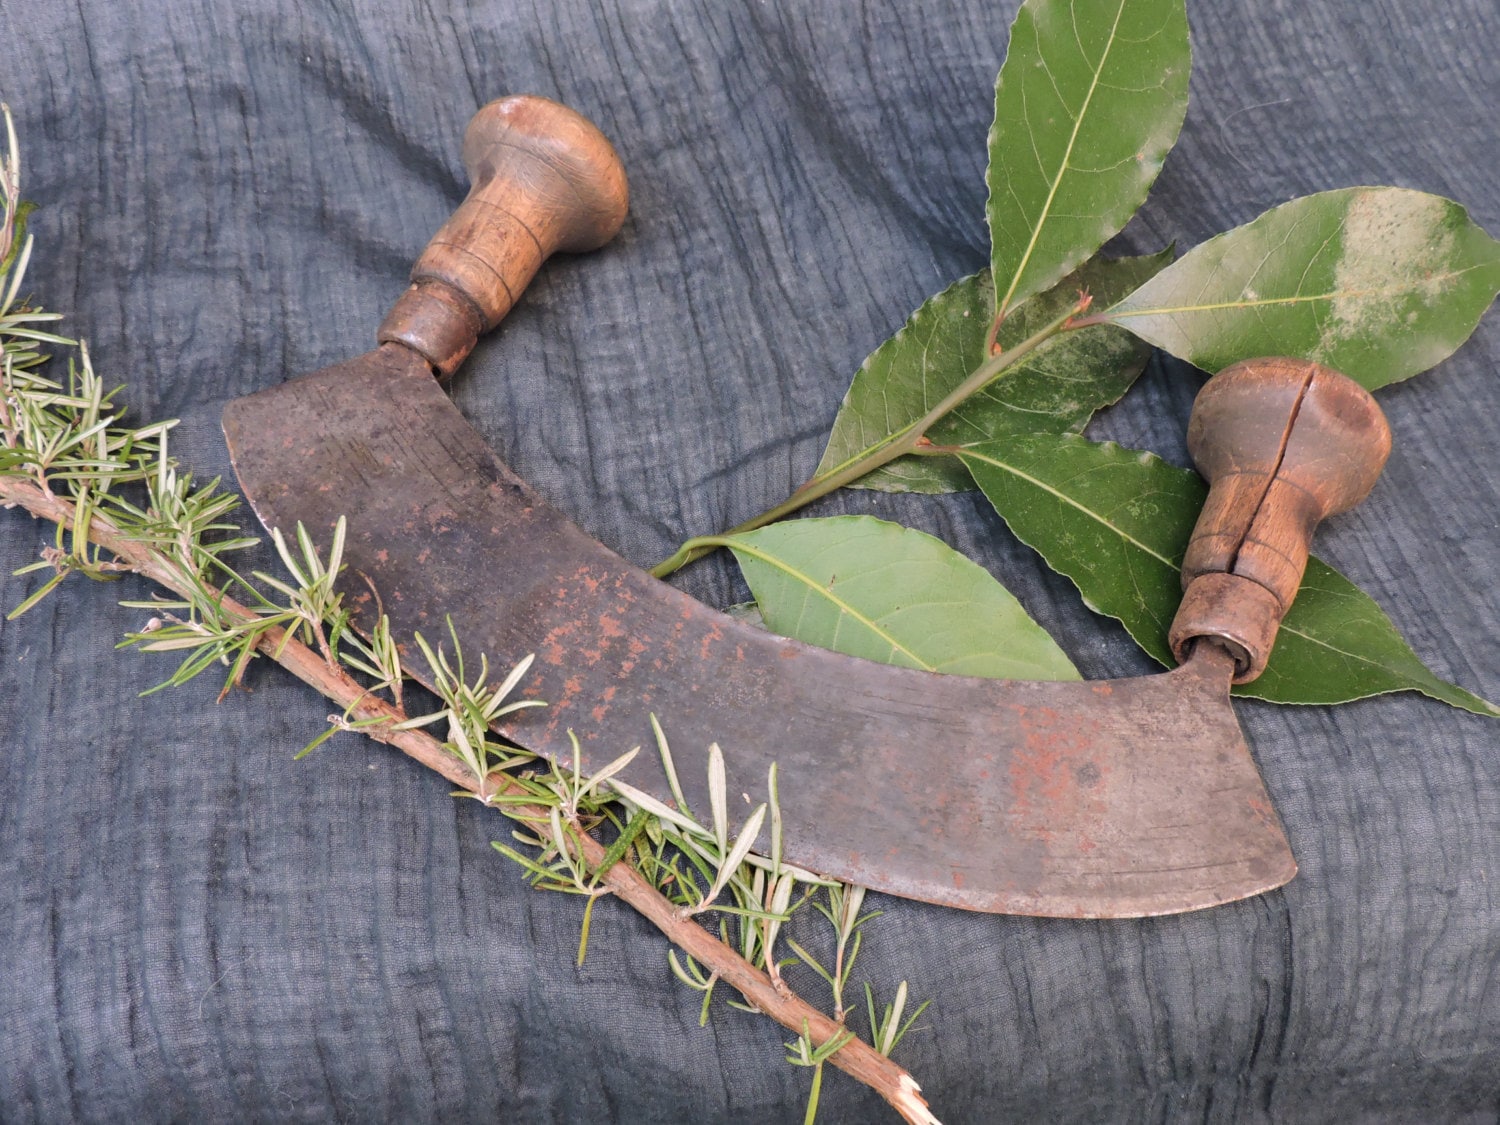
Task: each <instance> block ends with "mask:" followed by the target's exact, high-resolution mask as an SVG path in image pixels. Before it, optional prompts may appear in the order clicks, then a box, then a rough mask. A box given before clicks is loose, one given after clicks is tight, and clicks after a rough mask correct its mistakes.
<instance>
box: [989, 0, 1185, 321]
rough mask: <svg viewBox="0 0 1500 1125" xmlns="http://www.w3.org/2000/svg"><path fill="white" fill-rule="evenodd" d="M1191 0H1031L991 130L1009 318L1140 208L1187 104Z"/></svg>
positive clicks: (1002, 297) (993, 206) (1000, 303)
mask: <svg viewBox="0 0 1500 1125" xmlns="http://www.w3.org/2000/svg"><path fill="white" fill-rule="evenodd" d="M1191 67H1192V52H1191V48H1190V47H1189V44H1188V23H1187V11H1186V5H1185V3H1184V0H1026V2H1025V3H1024V4H1022V5H1021V9H1020V11H1019V12H1018V13H1017V15H1016V20H1015V23H1014V24H1013V25H1012V26H1011V29H1010V47H1009V48H1008V50H1007V52H1006V56H1005V63H1004V65H1003V66H1002V67H1001V68H1000V77H999V79H998V81H997V82H996V84H995V122H994V125H993V126H992V127H991V129H990V135H989V152H990V165H989V174H988V182H989V189H990V195H989V205H988V217H989V225H990V268H991V270H992V272H993V274H994V278H995V289H996V293H997V300H996V304H995V309H996V311H997V313H998V314H999V315H1000V317H1001V318H1002V319H1004V317H1006V316H1008V315H1009V314H1010V312H1011V310H1013V309H1015V308H1016V307H1017V306H1018V305H1020V303H1021V302H1022V301H1024V300H1025V299H1026V298H1027V297H1029V296H1031V295H1032V294H1034V293H1040V292H1042V291H1044V290H1046V289H1049V288H1051V287H1052V286H1053V285H1055V284H1056V283H1057V281H1058V280H1059V279H1060V278H1062V277H1063V276H1064V275H1065V274H1067V273H1069V272H1070V271H1071V270H1073V269H1074V268H1075V267H1077V266H1078V265H1079V264H1080V263H1081V262H1084V261H1085V260H1087V259H1088V258H1090V257H1092V256H1093V254H1094V252H1095V251H1096V250H1098V249H1099V247H1101V246H1103V245H1104V243H1105V242H1106V241H1108V240H1109V239H1110V238H1111V237H1112V236H1113V235H1115V234H1116V233H1118V232H1119V230H1120V229H1121V228H1122V227H1123V226H1124V225H1125V223H1126V222H1127V221H1128V220H1129V218H1130V216H1131V215H1133V214H1135V211H1136V208H1138V207H1139V206H1140V205H1141V203H1142V201H1143V200H1145V198H1146V193H1147V191H1149V190H1150V187H1151V183H1152V181H1154V180H1155V179H1156V174H1157V172H1159V171H1160V170H1161V165H1162V161H1163V160H1164V159H1165V158H1166V155H1167V152H1168V150H1169V149H1171V147H1172V145H1173V143H1175V141H1176V140H1177V133H1178V131H1179V130H1180V129H1181V128H1182V118H1183V115H1184V114H1185V113H1186V112H1187V101H1188V73H1189V71H1190V70H1191Z"/></svg>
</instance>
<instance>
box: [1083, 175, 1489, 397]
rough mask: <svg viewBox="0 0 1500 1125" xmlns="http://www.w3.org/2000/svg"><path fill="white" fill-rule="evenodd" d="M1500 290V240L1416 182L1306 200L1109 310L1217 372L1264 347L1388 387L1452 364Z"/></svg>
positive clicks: (1221, 240) (1214, 241)
mask: <svg viewBox="0 0 1500 1125" xmlns="http://www.w3.org/2000/svg"><path fill="white" fill-rule="evenodd" d="M1497 291H1500V243H1497V242H1496V241H1495V240H1494V239H1493V238H1491V237H1490V236H1489V235H1488V234H1486V233H1485V232H1484V231H1483V230H1482V229H1480V228H1479V227H1478V226H1477V225H1475V224H1474V222H1473V221H1472V220H1471V219H1470V218H1469V215H1468V212H1467V211H1465V210H1464V209H1463V208H1462V207H1460V206H1459V205H1458V204H1457V203H1454V202H1452V201H1451V200H1448V199H1444V198H1442V197H1441V196H1437V195H1429V194H1427V193H1426V192H1420V191H1409V190H1407V189H1405V188H1390V187H1360V188H1343V189H1340V190H1338V191H1326V192H1321V193H1319V194H1317V195H1309V196H1304V197H1302V198H1300V199H1294V200H1292V201H1291V202H1289V203H1283V204H1282V205H1281V206H1279V207H1276V208H1273V209H1272V210H1270V211H1267V212H1266V213H1265V214H1263V215H1261V216H1260V217H1259V218H1257V219H1255V220H1254V221H1252V222H1250V223H1247V224H1246V225H1245V226H1242V227H1236V228H1235V229H1234V230H1231V231H1226V232H1225V233H1224V234H1221V235H1218V236H1217V237H1215V238H1211V239H1209V240H1208V241H1207V242H1204V243H1202V244H1201V245H1199V246H1195V247H1194V248H1193V249H1192V250H1190V251H1189V252H1188V253H1186V254H1184V255H1183V256H1182V258H1181V259H1179V260H1178V261H1177V262H1175V263H1174V264H1173V265H1171V266H1169V267H1167V268H1166V269H1164V270H1162V271H1161V272H1160V273H1158V274H1157V275H1156V276H1155V277H1153V278H1152V279H1151V280H1150V281H1148V282H1146V283H1145V284H1144V285H1143V286H1141V288H1140V289H1138V290H1136V291H1135V292H1134V293H1132V294H1130V295H1129V296H1128V297H1126V298H1125V299H1124V300H1122V301H1120V302H1119V303H1118V304H1116V305H1114V306H1113V307H1112V308H1110V309H1108V310H1107V311H1106V312H1105V313H1104V314H1103V315H1104V318H1105V319H1107V320H1108V321H1109V322H1111V323H1113V324H1119V325H1121V326H1123V327H1125V328H1128V329H1130V331H1132V332H1134V333H1136V334H1137V335H1139V336H1140V337H1142V338H1143V339H1145V340H1148V341H1150V342H1151V343H1153V344H1155V345H1156V346H1157V347H1159V348H1162V349H1164V350H1165V351H1168V352H1171V353H1172V354H1173V355H1175V356H1178V357H1179V358H1181V359H1185V360H1187V361H1188V362H1189V363H1192V364H1193V365H1195V366H1197V367H1201V368H1203V369H1204V370H1206V371H1218V370H1220V369H1222V368H1224V367H1227V366H1228V365H1229V364H1231V363H1235V362H1238V361H1239V360H1242V359H1250V358H1252V357H1255V356H1264V355H1289V356H1297V357H1299V358H1304V359H1312V360H1317V361H1318V362H1320V363H1326V364H1328V365H1329V366H1330V367H1334V368H1337V369H1338V370H1340V371H1342V372H1344V373H1345V374H1346V375H1348V376H1349V377H1350V378H1353V379H1355V380H1357V381H1358V382H1360V383H1361V384H1363V385H1364V386H1365V387H1366V388H1367V389H1369V390H1374V389H1375V388H1376V387H1381V386H1384V385H1386V384H1387V383H1393V382H1396V381H1397V380H1400V379H1406V378H1409V377H1410V376H1412V375H1415V374H1417V373H1418V372H1421V371H1425V370H1427V369H1428V368H1430V367H1433V366H1435V365H1436V364H1438V363H1440V362H1441V361H1442V360H1443V359H1445V358H1447V356H1449V355H1450V354H1452V352H1453V351H1454V350H1455V349H1456V348H1457V347H1458V346H1459V345H1460V344H1462V343H1463V342H1464V341H1465V340H1466V339H1468V337H1469V334H1470V333H1471V332H1473V330H1474V326H1475V325H1476V324H1477V323H1478V322H1479V318H1480V317H1481V316H1482V315H1483V314H1484V312H1485V310H1486V309H1487V308H1489V306H1490V304H1491V302H1492V301H1494V299H1495V294H1496V292H1497Z"/></svg>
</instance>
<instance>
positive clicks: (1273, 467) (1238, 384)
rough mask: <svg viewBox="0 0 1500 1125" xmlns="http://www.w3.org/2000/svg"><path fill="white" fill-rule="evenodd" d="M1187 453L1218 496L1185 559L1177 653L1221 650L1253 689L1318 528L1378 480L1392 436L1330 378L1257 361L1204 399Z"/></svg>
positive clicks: (1238, 367) (1371, 407)
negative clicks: (1202, 645)
mask: <svg viewBox="0 0 1500 1125" xmlns="http://www.w3.org/2000/svg"><path fill="white" fill-rule="evenodd" d="M1188 451H1189V452H1190V453H1191V454H1192V456H1193V462H1194V463H1195V464H1196V465H1197V466H1198V470H1199V472H1201V473H1202V474H1203V476H1204V477H1205V478H1206V479H1207V480H1208V482H1209V485H1210V488H1209V494H1208V500H1207V502H1206V503H1205V504H1204V506H1203V511H1202V513H1201V514H1200V515H1199V517H1198V523H1197V526H1196V527H1194V529H1193V535H1192V539H1191V540H1190V541H1189V543H1188V548H1187V554H1186V556H1185V557H1184V559H1183V565H1182V580H1183V587H1184V592H1183V599H1182V605H1181V607H1180V608H1179V609H1178V611H1177V616H1176V618H1175V619H1174V620H1173V622H1172V628H1171V633H1170V642H1171V645H1172V651H1173V653H1174V654H1175V655H1176V657H1177V659H1178V660H1179V661H1181V660H1185V659H1187V657H1188V655H1189V654H1190V651H1191V649H1192V645H1193V642H1194V641H1195V640H1197V639H1198V638H1200V637H1209V638H1212V639H1215V640H1217V641H1218V642H1219V643H1220V644H1222V645H1223V646H1224V647H1225V648H1227V649H1229V651H1230V652H1231V653H1233V654H1234V656H1235V662H1236V665H1237V667H1236V675H1235V682H1236V683H1245V682H1247V681H1249V680H1253V679H1254V678H1255V677H1256V676H1258V675H1260V673H1261V672H1262V671H1263V670H1264V669H1265V666H1266V661H1267V660H1268V659H1269V657H1270V654H1271V646H1272V645H1273V644H1274V642H1275V639H1276V632H1277V630H1278V629H1279V628H1280V625H1281V619H1282V617H1284V616H1285V614H1286V611H1287V609H1288V608H1290V606H1291V604H1292V599H1293V598H1295V597H1296V596H1297V588H1298V586H1299V585H1300V584H1301V582H1302V572H1303V571H1304V570H1305V569H1306V567H1307V555H1308V550H1309V547H1310V545H1311V542H1312V536H1313V532H1314V530H1315V529H1316V528H1317V525H1318V524H1319V523H1320V522H1321V521H1322V520H1324V519H1326V518H1327V517H1328V516H1331V515H1336V514H1337V513H1339V512H1343V511H1347V510H1348V509H1350V508H1352V507H1354V506H1355V505H1356V504H1358V503H1359V502H1360V501H1361V500H1363V499H1364V498H1365V496H1366V495H1368V494H1369V491H1370V489H1371V488H1372V487H1373V486H1374V484H1375V481H1376V479H1377V478H1378V477H1379V476H1380V472H1381V470H1382V469H1383V468H1384V467H1385V461H1386V457H1387V456H1388V455H1389V454H1390V451H1391V431H1390V426H1389V425H1388V424H1387V423H1386V420H1385V415H1384V414H1383V413H1382V412H1381V410H1380V407H1379V406H1378V405H1377V404H1376V402H1375V399H1374V398H1373V397H1371V395H1370V393H1369V392H1368V391H1367V390H1365V389H1364V388H1363V387H1361V386H1360V385H1359V384H1358V383H1356V382H1355V381H1354V380H1352V379H1350V378H1348V377H1347V376H1345V375H1341V374H1339V373H1338V372H1337V371H1334V370H1333V369H1332V368H1328V367H1324V366H1323V365H1321V364H1318V363H1312V362H1309V361H1307V360H1297V359H1253V360H1246V361H1244V362H1242V363H1237V364H1235V365H1234V366H1232V367H1228V368H1225V369H1224V370H1223V371H1221V372H1220V373H1219V374H1218V375H1216V376H1215V377H1214V378H1212V379H1210V380H1209V381H1208V383H1207V384H1205V385H1204V387H1203V390H1202V391H1200V392H1199V394H1198V399H1197V401H1196V402H1195V403H1194V404H1193V414H1192V418H1191V419H1190V420H1189V423H1188Z"/></svg>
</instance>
